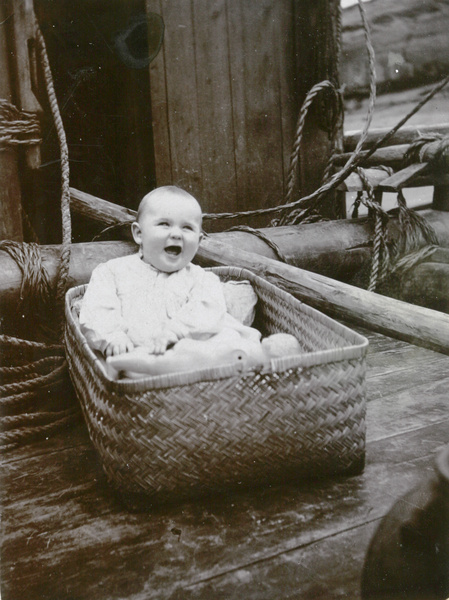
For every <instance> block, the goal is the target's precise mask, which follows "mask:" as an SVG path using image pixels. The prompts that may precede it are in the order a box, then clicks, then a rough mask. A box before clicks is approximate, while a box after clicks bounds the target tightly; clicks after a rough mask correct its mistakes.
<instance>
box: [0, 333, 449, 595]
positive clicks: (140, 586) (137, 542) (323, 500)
mask: <svg viewBox="0 0 449 600" xmlns="http://www.w3.org/2000/svg"><path fill="white" fill-rule="evenodd" d="M370 339H371V341H372V342H373V343H372V345H371V348H370V350H369V355H368V362H369V361H370V360H374V359H375V356H377V354H378V353H382V354H383V355H384V356H383V359H384V360H383V362H382V364H383V366H384V370H383V371H382V369H379V372H378V373H377V374H376V373H374V374H373V372H372V370H370V369H369V370H368V390H370V386H371V388H372V389H374V390H375V389H377V382H378V381H379V378H380V377H384V376H386V377H389V378H390V383H393V382H394V381H395V373H394V371H393V370H392V369H391V364H392V362H393V361H392V360H391V357H390V356H389V352H390V351H391V350H394V351H395V352H396V362H397V364H402V362H403V360H404V357H405V356H407V359H406V361H407V364H408V365H409V366H410V367H412V365H413V363H415V365H416V364H419V365H420V368H419V369H416V368H415V369H414V370H413V369H411V368H410V375H409V389H410V390H414V389H415V386H416V383H425V382H423V379H422V376H423V372H427V370H428V368H429V365H430V364H433V361H439V360H440V361H444V360H446V361H447V357H444V356H441V355H438V354H435V353H433V352H431V351H427V350H423V349H420V348H411V347H409V346H408V345H406V344H404V343H403V342H397V341H396V340H391V339H388V338H383V337H382V336H380V335H379V334H370ZM410 350H411V351H412V352H414V353H415V355H414V357H413V355H412V354H410ZM434 368H435V371H434V372H435V373H437V372H438V370H437V366H436V364H435V365H434ZM443 387H445V388H447V383H446V384H444V385H443ZM425 389H428V386H427V384H425V385H424V386H423V390H425ZM390 391H391V392H392V393H391V396H389V397H386V396H383V397H382V398H379V399H378V400H379V402H377V400H374V401H370V402H369V403H368V431H370V428H371V427H372V425H373V423H376V425H377V426H378V427H379V431H380V436H379V437H378V438H377V439H376V440H375V441H370V442H369V443H368V447H367V467H366V469H365V472H364V473H363V474H362V475H360V476H358V477H352V478H338V479H334V480H327V481H319V482H307V483H303V484H301V485H299V486H298V485H285V486H277V487H276V488H271V489H269V488H268V489H265V490H250V491H248V492H244V493H241V494H236V495H233V496H230V497H223V498H221V499H216V500H215V501H211V500H203V501H200V502H196V503H192V504H184V505H181V506H171V507H164V508H162V509H160V510H158V511H152V512H150V513H142V514H130V513H128V512H127V511H125V510H124V509H123V507H122V506H121V505H120V504H118V503H117V500H116V499H115V497H114V496H113V495H112V494H111V492H110V490H109V488H108V487H107V485H106V483H105V481H104V477H103V476H102V474H101V472H100V471H99V469H98V464H97V463H96V460H95V454H94V452H93V449H92V448H91V447H90V445H88V444H87V443H86V442H87V433H86V430H85V428H83V427H81V426H79V427H77V428H75V429H74V430H72V431H71V432H70V433H69V434H66V435H65V437H63V438H62V439H61V436H59V438H58V437H57V438H53V439H50V440H48V441H45V442H41V443H40V444H34V445H33V446H32V447H31V450H30V447H28V450H27V448H26V447H23V448H21V449H19V450H18V452H17V455H16V459H15V460H9V461H6V462H4V465H3V474H4V475H3V482H4V485H3V487H2V495H3V506H4V510H3V515H4V517H3V524H4V535H3V550H2V557H3V561H2V581H3V590H2V591H3V592H4V593H6V594H8V595H7V597H8V598H9V600H15V599H16V598H17V599H19V598H22V597H26V598H27V599H29V600H38V599H39V600H40V598H42V597H44V596H48V597H55V598H56V597H61V595H62V594H64V595H66V596H67V597H68V596H71V597H77V598H79V599H80V600H84V598H86V599H87V598H89V599H91V600H109V598H112V597H127V598H133V599H134V600H143V599H144V598H145V599H146V598H158V599H159V598H160V599H164V598H173V597H182V598H186V599H187V598H210V597H224V598H238V597H245V598H247V597H248V598H255V599H257V600H262V599H264V598H266V599H268V598H270V600H271V598H273V597H276V594H278V593H279V590H282V592H283V593H285V594H289V595H293V596H292V597H294V595H295V594H296V595H297V596H298V597H305V595H307V594H312V597H314V598H315V597H317V598H319V597H323V598H327V597H330V598H333V597H351V598H352V597H354V598H357V597H358V596H357V595H353V592H354V591H355V590H357V589H358V582H359V578H360V572H361V566H362V562H363V558H364V553H365V550H366V547H367V545H368V542H369V538H370V536H371V533H372V531H373V527H374V526H375V524H376V523H377V522H378V521H379V519H380V518H381V517H382V516H383V515H384V514H385V513H386V512H387V511H388V510H389V508H390V506H391V505H392V504H393V502H394V501H395V500H396V499H397V498H398V497H400V496H401V495H402V494H403V493H405V492H406V491H408V490H409V489H410V488H411V486H413V485H414V484H415V483H416V482H418V481H420V479H421V478H422V476H423V473H425V472H426V471H428V470H429V469H430V470H431V469H432V464H433V460H434V452H435V450H437V449H438V448H439V447H440V446H441V445H443V444H445V443H446V442H447V427H448V420H447V409H446V402H445V401H444V399H443V396H442V390H441V391H440V392H438V394H437V395H435V393H434V390H429V391H428V392H427V393H426V396H425V401H424V403H423V404H422V406H425V410H424V411H421V414H416V416H415V417H414V419H415V424H416V427H415V430H413V428H412V429H409V431H407V433H404V430H403V422H402V421H403V419H405V420H408V421H409V420H410V414H411V413H410V410H411V408H413V407H412V406H411V404H413V403H409V404H408V405H407V406H405V407H404V406H403V403H402V401H401V399H400V397H399V396H398V395H397V394H396V392H397V388H395V387H394V386H393V387H391V388H390ZM369 394H370V391H368V395H369ZM413 395H414V401H415V402H416V405H417V406H418V396H419V390H417V391H416V393H415V392H413ZM442 399H443V401H442ZM376 402H377V404H378V407H376ZM393 406H395V410H396V413H395V414H394V415H393V414H392V413H391V410H392V407H393ZM373 409H374V411H373ZM383 409H384V410H383ZM385 409H386V410H385ZM431 413H433V416H432V415H431ZM438 414H439V417H438V416H437V415H438ZM429 415H431V416H430V417H429ZM434 417H435V418H434ZM423 418H424V420H423ZM401 432H402V433H401ZM398 434H399V435H398ZM371 440H373V437H372V436H371ZM33 448H35V449H36V448H37V451H35V452H34V453H33ZM45 448H46V451H45ZM349 547H350V548H351V549H352V550H351V553H350V556H351V557H352V560H348V553H347V552H348V548H349ZM342 553H343V555H342ZM342 561H343V562H342ZM312 566H313V570H312V571H311V568H312ZM261 582H263V585H262V584H261ZM334 594H335V596H334Z"/></svg>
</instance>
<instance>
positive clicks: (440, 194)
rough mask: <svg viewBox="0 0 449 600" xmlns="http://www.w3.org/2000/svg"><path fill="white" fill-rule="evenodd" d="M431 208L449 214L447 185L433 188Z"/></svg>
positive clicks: (448, 190) (448, 188)
mask: <svg viewBox="0 0 449 600" xmlns="http://www.w3.org/2000/svg"><path fill="white" fill-rule="evenodd" d="M432 208H434V209H435V210H444V211H445V212H449V185H436V186H435V187H434V188H433V198H432Z"/></svg>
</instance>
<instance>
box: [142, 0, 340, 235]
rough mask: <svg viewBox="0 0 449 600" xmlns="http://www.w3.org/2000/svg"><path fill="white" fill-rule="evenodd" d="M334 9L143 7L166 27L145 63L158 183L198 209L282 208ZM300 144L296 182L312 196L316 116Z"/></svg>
mask: <svg viewBox="0 0 449 600" xmlns="http://www.w3.org/2000/svg"><path fill="white" fill-rule="evenodd" d="M312 4H313V6H311V5H312ZM336 4H337V0H317V1H316V2H315V3H310V2H307V1H306V0H301V1H298V0H296V1H294V0H191V1H186V0H147V3H146V5H147V10H148V11H152V12H155V13H158V14H160V15H161V16H162V18H163V20H164V23H165V39H164V43H163V46H162V49H161V52H160V53H159V55H158V56H157V57H156V59H155V60H154V61H153V62H152V64H151V66H150V87H151V106H152V118H153V134H154V144H155V162H156V180H157V184H158V185H165V184H169V183H176V184H178V185H180V186H182V187H184V188H185V189H187V190H189V191H191V192H192V193H193V194H195V195H196V196H197V198H198V199H199V200H200V202H201V203H202V206H203V209H204V210H205V211H206V212H221V211H241V210H252V209H256V208H261V207H269V206H274V205H277V204H280V203H282V201H283V197H284V194H285V184H286V180H287V174H288V168H289V162H290V154H291V150H292V144H293V140H294V131H295V128H296V121H297V117H298V111H299V107H300V105H301V103H302V101H303V99H304V97H305V94H306V93H307V91H308V89H310V87H311V86H312V85H313V84H314V83H316V82H317V81H321V80H322V79H324V78H326V77H327V76H328V72H327V71H328V70H329V65H328V64H325V63H326V61H324V62H323V61H322V60H321V62H320V61H319V60H318V58H319V57H321V58H322V56H323V55H324V54H325V52H323V51H322V49H323V48H324V47H325V44H326V34H324V36H323V33H322V32H323V31H325V32H326V31H328V28H327V26H326V23H327V22H328V21H329V14H330V10H331V9H333V10H335V7H336ZM323 27H324V29H323ZM320 32H321V33H320ZM325 71H326V72H325ZM305 86H306V88H305ZM314 119H315V121H314ZM319 129H320V130H321V133H320V132H319V131H318V130H319ZM315 134H316V135H315ZM306 137H307V138H308V141H307V140H306V142H305V158H306V159H305V160H303V164H302V169H301V177H302V180H303V184H305V191H311V190H312V189H315V187H316V186H317V185H318V184H319V177H320V173H321V169H322V166H323V164H324V163H325V162H326V147H327V145H328V136H327V133H325V132H324V134H323V130H322V128H320V126H319V125H318V119H317V118H316V114H315V116H314V113H312V115H311V120H309V126H308V134H307V136H306ZM311 140H312V142H311ZM323 149H324V152H323ZM311 156H312V157H313V160H312V161H310V160H308V159H310V157H311ZM304 165H305V168H304ZM303 188H304V186H303ZM231 224H234V222H232V223H231ZM250 224H254V223H250ZM226 226H227V227H229V226H230V225H229V222H226Z"/></svg>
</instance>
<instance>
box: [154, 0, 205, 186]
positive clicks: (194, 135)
mask: <svg viewBox="0 0 449 600" xmlns="http://www.w3.org/2000/svg"><path fill="white" fill-rule="evenodd" d="M161 9H162V17H163V19H164V23H165V36H164V44H163V45H164V60H165V80H166V89H167V110H168V125H169V136H170V152H171V164H172V181H171V182H170V183H174V184H177V185H179V186H181V187H183V188H185V189H186V190H188V191H189V192H192V193H193V194H194V195H198V196H199V197H200V198H201V196H202V165H201V150H200V144H199V138H198V129H199V119H200V115H199V114H198V98H197V86H196V73H195V54H194V49H195V35H194V28H193V15H192V7H191V4H190V2H176V3H175V2H162V3H161Z"/></svg>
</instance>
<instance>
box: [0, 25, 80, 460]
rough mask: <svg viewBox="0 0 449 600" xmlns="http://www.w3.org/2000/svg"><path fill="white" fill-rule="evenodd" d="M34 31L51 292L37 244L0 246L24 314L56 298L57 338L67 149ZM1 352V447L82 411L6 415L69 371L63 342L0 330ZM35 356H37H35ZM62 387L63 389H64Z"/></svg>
mask: <svg viewBox="0 0 449 600" xmlns="http://www.w3.org/2000/svg"><path fill="white" fill-rule="evenodd" d="M35 31H36V41H37V50H38V56H39V59H40V63H41V66H42V69H43V73H44V81H45V87H46V91H47V95H48V99H49V103H50V109H51V113H52V116H53V119H54V122H55V126H56V131H57V135H58V141H59V147H60V154H61V217H62V247H61V254H60V259H59V264H58V276H57V285H56V290H55V291H54V292H53V290H51V288H50V284H49V280H48V275H47V273H46V271H45V269H44V268H43V264H42V259H41V256H40V252H39V247H38V245H37V244H20V245H17V244H14V243H13V242H3V243H2V244H1V246H0V249H3V250H4V251H6V252H8V253H9V255H10V256H11V257H12V258H14V260H15V261H16V263H17V265H18V266H19V268H20V269H21V272H22V286H21V290H20V303H19V309H21V310H22V311H23V314H24V315H25V314H30V309H29V302H30V298H34V299H35V300H36V301H37V303H38V304H40V306H41V308H44V309H48V307H49V305H50V303H51V305H52V306H54V305H55V303H56V310H57V318H56V323H57V325H56V328H57V331H56V332H55V337H56V338H57V339H59V340H60V339H62V335H63V329H64V305H63V302H64V297H65V292H66V290H67V287H68V274H69V264H70V250H71V219H70V189H69V185H70V183H69V181H70V175H69V154H68V147H67V141H66V136H65V131H64V126H63V122H62V118H61V114H60V111H59V106H58V102H57V98H56V94H55V90H54V85H53V78H52V74H51V69H50V64H49V60H48V55H47V50H46V46H45V41H44V38H43V36H42V33H41V31H40V29H39V25H38V23H37V21H36V20H35ZM19 246H20V247H19ZM43 312H45V310H44V311H43ZM46 333H48V331H47V332H46ZM0 355H1V356H2V357H3V359H4V361H3V362H2V364H6V363H8V364H9V365H10V366H8V367H2V368H1V369H0V378H1V381H2V382H3V381H6V383H4V384H3V385H1V386H0V393H1V396H2V397H1V400H0V406H1V408H2V417H1V426H2V433H1V435H0V447H1V449H2V450H10V449H12V448H15V447H16V446H17V445H18V444H19V443H24V442H27V441H30V440H33V439H36V437H40V436H42V435H43V434H45V435H49V434H50V433H54V432H56V431H58V430H60V429H61V427H64V426H67V425H68V424H70V423H73V421H74V420H75V419H78V418H79V415H80V411H79V408H78V407H69V408H64V409H63V410H53V411H39V412H36V411H33V412H23V413H22V414H18V415H17V414H16V415H10V414H6V415H5V412H6V413H7V412H8V411H11V410H16V411H17V410H24V408H25V407H27V406H28V405H29V404H30V403H31V404H32V405H36V404H38V405H39V399H41V400H42V399H43V398H44V399H45V401H46V400H47V395H48V393H49V392H51V393H53V395H55V394H56V392H58V390H59V389H61V386H62V384H66V383H67V381H68V371H67V365H66V361H65V358H64V348H63V346H62V344H56V345H48V344H41V343H38V342H30V341H28V340H23V339H18V338H14V337H10V336H6V335H1V336H0ZM36 356H37V357H38V358H37V360H36ZM27 361H29V362H27ZM11 379H13V381H11ZM62 389H65V390H67V389H70V388H67V386H66V387H65V388H62ZM65 393H66V394H67V391H65ZM56 400H57V401H58V406H60V404H61V400H64V398H62V399H61V398H59V397H57V398H56ZM66 400H67V399H66ZM45 401H44V405H45Z"/></svg>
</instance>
